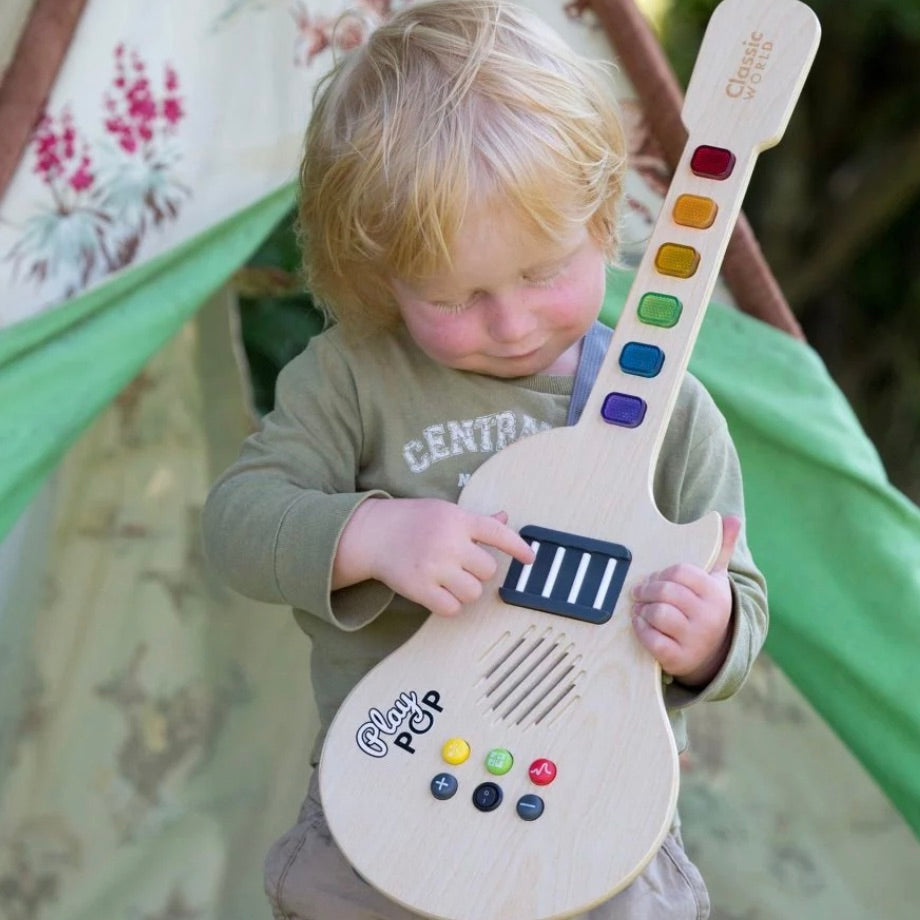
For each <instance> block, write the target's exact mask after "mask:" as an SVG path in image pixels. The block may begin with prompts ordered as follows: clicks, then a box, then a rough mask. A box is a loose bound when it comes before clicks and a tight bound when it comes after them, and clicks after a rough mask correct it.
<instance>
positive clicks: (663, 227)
mask: <svg viewBox="0 0 920 920" xmlns="http://www.w3.org/2000/svg"><path fill="white" fill-rule="evenodd" d="M819 38H820V26H819V25H818V21H817V19H816V18H815V15H814V13H812V11H811V10H810V9H809V8H808V7H807V6H805V5H804V4H803V3H800V2H799V0H774V2H771V3H766V2H764V0H723V2H722V3H721V4H720V5H719V6H718V7H717V8H716V11H715V13H714V14H713V17H712V19H711V20H710V23H709V26H708V28H707V30H706V34H705V36H704V38H703V46H702V48H701V50H700V55H699V58H698V60H697V67H696V68H695V69H694V72H693V76H692V77H691V80H690V84H689V86H688V87H687V96H686V99H685V101H684V107H683V112H682V115H683V120H684V123H685V125H686V127H687V129H688V134H689V137H688V140H687V144H686V146H685V147H684V152H683V154H682V156H681V159H680V162H679V163H678V165H677V170H676V171H675V174H674V177H673V179H672V181H671V185H670V188H669V190H668V193H667V195H666V197H665V199H664V203H663V205H662V208H661V212H660V214H659V216H658V220H657V221H656V223H655V227H654V229H653V230H652V234H651V238H650V239H649V242H648V246H647V247H646V250H645V255H644V256H643V259H642V261H641V263H640V265H639V270H638V272H637V274H636V278H635V281H634V282H633V285H632V288H631V289H630V293H629V295H628V297H627V300H626V304H625V306H624V309H623V313H622V315H621V317H620V320H619V322H618V323H617V327H616V330H615V332H614V335H613V338H612V340H611V343H610V347H609V349H608V352H607V355H606V357H605V359H604V362H603V364H602V365H601V368H600V371H599V373H598V376H597V378H596V380H595V383H594V386H593V388H592V390H591V393H590V394H589V397H588V399H587V401H586V404H585V409H584V412H583V413H582V416H581V419H580V421H579V422H578V424H579V425H581V426H583V427H587V426H592V425H594V426H603V425H605V424H606V425H608V426H610V428H612V429H613V430H615V431H616V433H617V435H618V437H619V439H627V440H628V439H632V440H633V441H634V444H633V445H632V447H633V451H632V453H631V455H630V456H631V458H632V462H633V463H634V464H636V465H639V466H641V465H642V464H643V463H644V464H647V469H648V471H649V476H651V474H652V472H653V471H654V466H655V460H656V459H657V454H658V451H659V449H660V446H661V442H662V440H663V438H664V432H665V429H666V428H667V425H668V422H669V420H670V417H671V412H672V410H673V408H674V403H675V401H676V399H677V394H678V391H679V389H680V385H681V381H682V380H683V376H684V372H685V371H686V369H687V364H688V363H689V360H690V354H691V352H692V351H693V346H694V343H695V342H696V338H697V335H698V334H699V330H700V327H701V325H702V321H703V316H704V314H705V311H706V307H707V306H708V304H709V298H710V296H711V295H712V291H713V288H714V287H715V282H716V279H717V277H718V273H719V268H720V266H721V264H722V258H723V256H724V255H725V250H726V248H727V246H728V241H729V239H730V237H731V234H732V230H733V229H734V226H735V223H736V221H737V219H738V214H739V212H740V210H741V202H742V200H743V198H744V194H745V192H746V190H747V187H748V183H749V182H750V178H751V174H752V173H753V171H754V165H755V163H756V161H757V156H758V154H759V153H760V152H761V151H762V150H764V149H766V148H768V147H772V146H774V145H775V144H776V143H777V142H778V141H779V139H780V138H781V137H782V135H783V132H784V130H785V128H786V124H787V123H788V121H789V118H790V116H791V114H792V109H793V107H794V104H795V101H796V99H797V98H798V95H799V92H800V90H801V86H802V83H803V82H804V80H805V75H806V74H807V73H808V70H809V68H810V66H811V62H812V60H813V59H814V55H815V53H816V51H817V47H818V41H819ZM637 430H638V431H641V435H635V432H636V431H637ZM610 440H611V441H613V440H617V439H616V438H611V439H610Z"/></svg>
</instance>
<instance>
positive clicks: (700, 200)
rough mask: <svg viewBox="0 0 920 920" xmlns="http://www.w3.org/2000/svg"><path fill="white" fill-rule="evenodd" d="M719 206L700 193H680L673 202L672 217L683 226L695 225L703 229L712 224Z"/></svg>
mask: <svg viewBox="0 0 920 920" xmlns="http://www.w3.org/2000/svg"><path fill="white" fill-rule="evenodd" d="M718 211H719V206H718V205H717V204H716V203H715V202H714V201H713V200H712V199H711V198H705V197H704V196H702V195H681V196H680V197H679V198H678V199H677V201H675V202H674V212H673V217H674V220H675V222H676V223H678V224H681V225H683V226H684V227H696V228H697V229H699V230H705V229H706V228H707V227H711V226H712V222H713V221H714V220H715V219H716V214H717V213H718Z"/></svg>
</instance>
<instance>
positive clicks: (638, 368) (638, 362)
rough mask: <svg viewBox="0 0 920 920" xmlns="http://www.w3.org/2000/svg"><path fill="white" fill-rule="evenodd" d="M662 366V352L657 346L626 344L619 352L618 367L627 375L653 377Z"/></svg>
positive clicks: (636, 343)
mask: <svg viewBox="0 0 920 920" xmlns="http://www.w3.org/2000/svg"><path fill="white" fill-rule="evenodd" d="M662 364H664V352H663V351H662V350H661V349H660V348H658V346H657V345H646V344H645V343H644V342H627V343H626V344H625V345H624V346H623V350H622V351H621V352H620V367H621V368H622V369H623V371H625V372H626V373H627V374H637V375H638V376H639V377H654V376H656V375H657V374H658V372H659V371H660V370H661V365H662Z"/></svg>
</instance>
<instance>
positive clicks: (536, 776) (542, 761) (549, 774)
mask: <svg viewBox="0 0 920 920" xmlns="http://www.w3.org/2000/svg"><path fill="white" fill-rule="evenodd" d="M527 772H528V774H529V776H530V781H531V782H532V783H534V784H536V785H537V786H548V785H549V784H550V783H551V782H552V781H553V780H554V779H555V778H556V765H555V764H554V763H553V762H552V761H551V760H547V759H546V758H545V757H538V758H537V759H536V760H535V761H534V762H533V763H532V764H531V765H530V769H529V770H528V771H527Z"/></svg>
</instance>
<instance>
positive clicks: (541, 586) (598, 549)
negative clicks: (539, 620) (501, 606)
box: [498, 525, 632, 624]
mask: <svg viewBox="0 0 920 920" xmlns="http://www.w3.org/2000/svg"><path fill="white" fill-rule="evenodd" d="M521 536H522V537H523V538H524V539H525V540H526V541H527V542H528V543H529V544H530V545H531V547H532V548H533V550H534V552H535V553H536V558H535V559H534V561H533V562H532V563H531V564H530V565H524V564H523V563H522V562H519V561H518V560H517V559H514V560H512V562H511V566H510V567H509V569H508V574H507V576H506V577H505V583H504V584H503V585H502V586H501V587H500V588H499V589H498V594H499V596H500V597H501V599H502V600H503V601H504V602H505V603H506V604H513V605H515V606H517V607H529V608H530V609H531V610H543V611H545V612H546V613H555V614H558V615H559V616H564V617H572V618H573V619H576V620H584V621H586V622H588V623H597V624H600V623H606V622H607V621H608V620H609V619H610V618H611V617H612V616H613V611H614V608H615V607H616V605H617V600H618V599H619V596H620V591H621V590H622V588H623V582H624V581H625V580H626V573H627V571H629V564H630V562H631V561H632V554H631V553H630V551H629V550H628V549H626V547H625V546H621V545H620V544H619V543H606V542H605V541H603V540H594V539H591V538H589V537H581V536H578V535H576V534H568V533H562V532H561V531H558V530H550V529H548V528H546V527H535V526H532V525H528V526H527V527H524V528H522V529H521Z"/></svg>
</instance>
